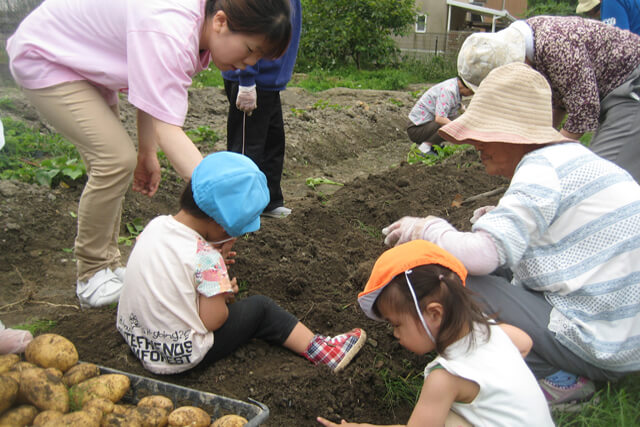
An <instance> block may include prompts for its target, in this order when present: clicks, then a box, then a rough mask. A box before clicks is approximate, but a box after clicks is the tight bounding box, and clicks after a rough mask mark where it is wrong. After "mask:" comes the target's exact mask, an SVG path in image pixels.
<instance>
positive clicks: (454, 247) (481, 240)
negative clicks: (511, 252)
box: [422, 218, 499, 276]
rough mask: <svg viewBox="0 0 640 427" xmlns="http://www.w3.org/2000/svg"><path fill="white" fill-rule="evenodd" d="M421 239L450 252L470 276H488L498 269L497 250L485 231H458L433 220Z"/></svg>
mask: <svg viewBox="0 0 640 427" xmlns="http://www.w3.org/2000/svg"><path fill="white" fill-rule="evenodd" d="M422 238H423V239H424V240H428V241H430V242H432V243H435V244H436V245H438V246H440V247H441V248H443V249H446V250H447V251H449V252H451V254H452V255H453V256H455V257H456V258H458V259H459V260H460V261H461V262H462V263H463V264H464V266H465V267H466V268H467V271H468V272H469V274H471V275H475V276H477V275H483V274H489V273H492V272H493V271H494V270H495V269H496V268H498V267H499V257H498V250H497V249H496V245H495V243H494V242H493V239H492V238H491V236H490V235H489V233H487V232H485V231H482V230H479V231H475V232H462V231H458V230H456V229H455V228H454V227H453V226H452V225H451V224H449V223H448V222H447V221H445V220H444V219H442V218H434V220H433V221H431V222H430V223H429V224H428V225H427V226H426V227H425V229H424V232H423V235H422Z"/></svg>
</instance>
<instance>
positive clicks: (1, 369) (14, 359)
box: [0, 354, 20, 374]
mask: <svg viewBox="0 0 640 427" xmlns="http://www.w3.org/2000/svg"><path fill="white" fill-rule="evenodd" d="M19 361H20V356H18V355H17V354H3V355H0V374H4V373H5V372H7V371H8V370H9V368H11V367H12V366H13V365H15V364H16V363H18V362H19Z"/></svg>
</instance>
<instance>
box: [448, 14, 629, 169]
mask: <svg viewBox="0 0 640 427" xmlns="http://www.w3.org/2000/svg"><path fill="white" fill-rule="evenodd" d="M510 62H526V63H527V64H529V65H531V66H532V67H533V68H534V69H535V70H537V71H538V72H540V73H541V74H542V75H543V76H544V77H545V78H546V79H547V80H548V82H549V84H550V85H551V91H552V99H553V112H554V115H553V126H554V127H555V128H556V129H559V128H561V129H560V133H562V134H563V135H564V136H565V137H567V138H570V139H579V138H580V137H581V136H582V135H583V134H584V133H585V132H590V131H595V133H594V135H593V138H592V139H591V143H590V148H591V150H593V152H594V153H596V154H598V155H600V156H602V157H604V158H606V159H609V160H611V161H612V162H614V163H616V164H618V165H619V166H621V167H622V168H624V169H626V170H627V171H628V172H629V173H631V175H632V176H633V177H634V178H635V179H636V180H640V137H639V136H638V135H640V120H639V119H638V118H639V117H640V36H637V35H636V34H633V33H631V32H629V31H624V30H621V29H619V28H616V27H613V26H610V25H606V24H603V23H602V22H598V21H595V20H592V19H584V18H581V17H577V16H572V17H567V16H535V17H532V18H529V19H527V20H525V21H516V22H514V23H513V24H511V25H510V26H509V27H507V28H506V29H504V30H502V31H499V32H497V33H474V34H472V35H470V36H469V37H468V38H467V39H466V40H465V41H464V43H463V45H462V47H461V49H460V52H459V54H458V74H459V75H460V77H462V78H463V79H464V80H465V82H466V83H467V85H468V86H469V87H470V88H472V89H473V88H474V87H477V86H478V85H479V84H480V82H481V81H482V79H484V78H485V77H486V75H487V74H488V73H489V71H491V70H492V69H494V68H496V67H499V66H501V65H505V64H508V63H510ZM565 117H566V121H565Z"/></svg>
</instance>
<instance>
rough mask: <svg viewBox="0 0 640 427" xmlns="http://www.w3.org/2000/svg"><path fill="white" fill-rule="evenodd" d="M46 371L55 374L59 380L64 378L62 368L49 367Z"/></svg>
mask: <svg viewBox="0 0 640 427" xmlns="http://www.w3.org/2000/svg"><path fill="white" fill-rule="evenodd" d="M44 371H45V372H46V373H47V374H49V375H53V376H54V377H56V378H57V379H59V380H61V379H62V371H61V370H60V369H58V368H47V369H45V370H44Z"/></svg>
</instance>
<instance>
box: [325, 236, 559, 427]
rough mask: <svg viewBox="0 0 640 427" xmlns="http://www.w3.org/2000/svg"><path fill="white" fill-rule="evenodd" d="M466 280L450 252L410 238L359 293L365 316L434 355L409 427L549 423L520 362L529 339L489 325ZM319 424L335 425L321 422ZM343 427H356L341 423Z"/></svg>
mask: <svg viewBox="0 0 640 427" xmlns="http://www.w3.org/2000/svg"><path fill="white" fill-rule="evenodd" d="M466 277H467V270H466V269H465V267H464V265H463V264H462V263H461V262H460V261H459V260H458V259H457V258H455V257H454V256H453V255H451V254H450V253H449V252H447V251H445V250H444V249H442V248H440V247H439V246H437V245H435V244H433V243H430V242H427V241H424V240H414V241H411V242H408V243H405V244H402V245H398V246H396V247H394V248H392V249H389V250H387V251H386V252H385V253H383V254H382V256H380V258H378V260H377V261H376V263H375V265H374V267H373V271H372V272H371V277H370V278H369V281H368V282H367V285H366V287H365V289H364V291H363V292H361V293H360V294H359V295H358V302H359V304H360V307H361V308H362V310H363V311H364V312H365V314H366V315H367V316H368V317H370V318H372V319H374V320H386V321H387V322H389V323H390V324H391V325H392V326H393V335H394V336H395V337H396V339H397V340H398V341H399V342H400V344H401V345H402V346H403V347H405V348H406V349H407V350H409V351H411V352H413V353H416V354H420V355H422V354H427V353H429V352H432V351H435V352H437V357H436V358H435V359H434V360H433V361H432V362H431V363H429V364H428V365H427V367H426V369H425V373H424V374H425V381H424V384H423V386H422V391H421V393H420V397H419V399H418V403H417V405H416V407H415V408H414V410H413V413H412V414H411V417H410V418H409V421H408V423H407V425H409V426H431V425H433V426H436V425H438V426H442V425H452V424H450V423H451V422H453V423H455V425H469V424H466V423H465V422H464V420H460V417H459V416H462V417H464V419H466V421H468V422H469V423H471V424H473V425H491V426H513V425H535V426H545V425H553V421H552V419H551V415H550V413H549V408H548V406H547V403H546V400H545V398H544V395H543V393H542V391H541V389H540V387H539V386H538V383H537V381H536V379H535V377H534V376H533V374H532V373H531V371H530V370H529V368H528V367H527V365H526V364H525V362H524V360H523V356H524V355H526V354H527V353H528V352H529V350H530V348H531V345H532V342H531V339H530V338H529V336H528V335H527V334H526V333H524V332H523V331H522V330H520V329H518V328H516V327H514V326H511V325H506V324H500V325H498V324H496V323H494V322H492V321H490V320H488V318H487V317H486V316H485V315H484V313H483V312H482V310H481V309H480V307H479V306H478V305H476V303H475V302H474V301H473V299H472V297H471V295H470V292H469V291H468V290H467V289H466V288H465V280H466ZM451 411H453V412H451ZM454 420H455V421H454ZM318 422H320V424H323V425H324V426H336V425H337V424H335V423H333V422H331V421H328V420H326V419H324V418H321V417H318ZM345 425H362V424H350V423H347V422H346V421H344V420H342V424H340V426H345ZM364 425H370V424H364Z"/></svg>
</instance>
